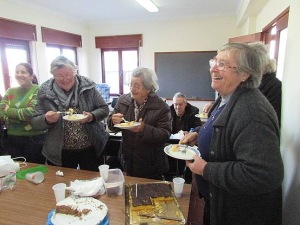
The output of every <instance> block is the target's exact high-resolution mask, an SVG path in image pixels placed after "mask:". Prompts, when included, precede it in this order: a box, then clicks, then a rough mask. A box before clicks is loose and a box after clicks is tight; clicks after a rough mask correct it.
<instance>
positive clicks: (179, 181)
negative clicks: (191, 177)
mask: <svg viewBox="0 0 300 225" xmlns="http://www.w3.org/2000/svg"><path fill="white" fill-rule="evenodd" d="M184 182H185V180H184V179H183V178H181V177H175V178H174V179H173V183H174V192H175V196H176V197H181V196H182V191H183V185H184Z"/></svg>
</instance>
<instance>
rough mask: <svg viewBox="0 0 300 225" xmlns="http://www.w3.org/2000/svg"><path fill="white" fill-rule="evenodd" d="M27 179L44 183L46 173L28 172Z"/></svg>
mask: <svg viewBox="0 0 300 225" xmlns="http://www.w3.org/2000/svg"><path fill="white" fill-rule="evenodd" d="M26 180H28V181H30V182H32V183H35V184H39V183H42V182H43V180H44V174H43V173H42V172H35V173H27V174H26Z"/></svg>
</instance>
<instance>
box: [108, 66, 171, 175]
mask: <svg viewBox="0 0 300 225" xmlns="http://www.w3.org/2000/svg"><path fill="white" fill-rule="evenodd" d="M157 90H158V84H157V77H156V74H155V72H154V71H153V70H150V69H148V68H142V67H140V68H137V69H135V70H134V71H133V73H132V77H131V83H130V93H129V94H125V95H122V96H120V97H119V100H118V102H117V104H116V106H115V108H114V111H113V112H112V113H111V114H110V116H109V118H108V127H109V129H110V130H112V131H114V132H117V131H120V129H119V128H116V127H115V126H114V125H116V124H120V123H121V122H122V121H123V118H125V120H127V121H135V122H140V125H139V126H135V127H133V128H131V129H126V130H122V142H121V146H120V150H119V159H120V162H121V165H122V167H123V169H124V170H125V172H126V173H127V175H129V176H135V177H144V178H152V179H162V175H163V174H164V173H165V172H167V171H168V169H169V166H168V159H167V156H166V154H165V153H164V145H165V143H166V142H168V140H169V137H170V134H171V114H170V107H169V106H168V105H167V104H166V103H165V102H164V101H163V100H161V99H160V98H159V97H158V96H157V95H156V91H157Z"/></svg>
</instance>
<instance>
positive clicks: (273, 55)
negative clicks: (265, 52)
mask: <svg viewBox="0 0 300 225" xmlns="http://www.w3.org/2000/svg"><path fill="white" fill-rule="evenodd" d="M275 44H276V42H275V41H274V40H273V41H271V42H270V53H269V54H270V58H271V59H274V58H275Z"/></svg>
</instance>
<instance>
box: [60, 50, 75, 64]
mask: <svg viewBox="0 0 300 225" xmlns="http://www.w3.org/2000/svg"><path fill="white" fill-rule="evenodd" d="M63 56H65V57H67V58H68V59H70V60H71V61H72V62H73V63H74V64H75V65H76V54H75V51H74V50H73V49H63Z"/></svg>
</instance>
